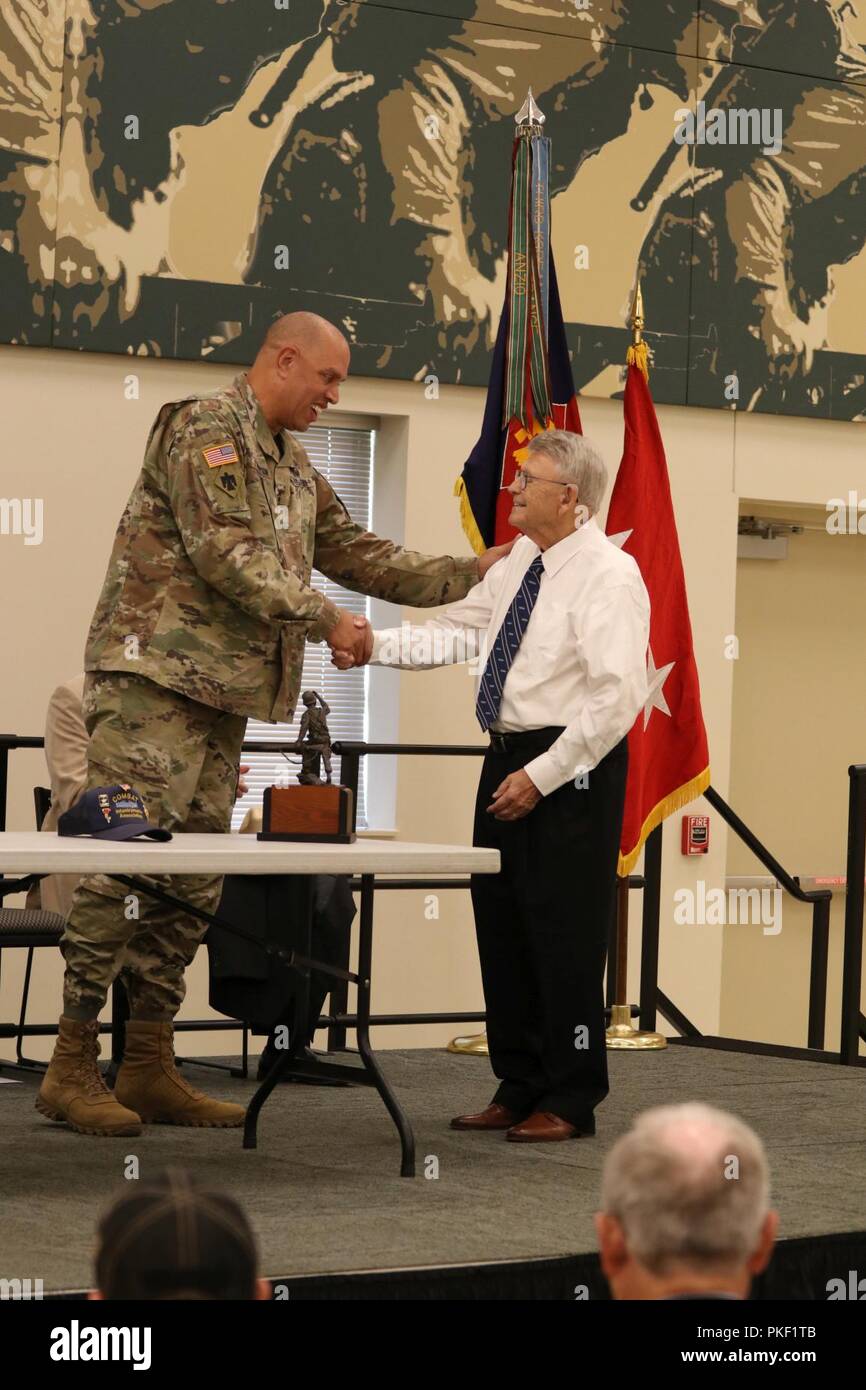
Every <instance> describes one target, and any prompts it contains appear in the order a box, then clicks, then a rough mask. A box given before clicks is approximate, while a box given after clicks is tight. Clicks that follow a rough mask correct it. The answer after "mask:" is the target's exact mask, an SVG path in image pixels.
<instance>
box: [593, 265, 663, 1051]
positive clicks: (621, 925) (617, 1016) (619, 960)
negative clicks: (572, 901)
mask: <svg viewBox="0 0 866 1390" xmlns="http://www.w3.org/2000/svg"><path fill="white" fill-rule="evenodd" d="M643 327H644V308H643V294H642V292H641V287H640V280H638V282H637V287H636V289H635V294H634V300H633V302H632V308H631V330H632V340H631V346H630V347H629V350H628V355H627V357H626V363H627V364H628V366H630V367H632V366H634V367H638V368H639V369H640V370H641V371H642V372H643V374H644V376H648V375H649V368H648V360H647V345H646V343H645V342H644V340H643ZM629 891H630V890H629V880H628V875H626V876H625V877H624V878H620V877H619V876H617V880H616V1002H615V1003H614V1004H613V1005H612V1006H611V1011H610V1027H609V1028H608V1029H607V1032H606V1034H605V1038H606V1041H607V1046H608V1047H609V1048H611V1049H615V1048H625V1049H631V1050H633V1051H642V1052H658V1051H660V1050H661V1049H662V1048H663V1047H667V1045H668V1040H667V1038H666V1037H665V1036H664V1034H663V1033H650V1032H644V1031H642V1030H641V1029H639V1028H635V1027H633V1025H632V1021H631V1007H630V1005H629V1002H628V895H629Z"/></svg>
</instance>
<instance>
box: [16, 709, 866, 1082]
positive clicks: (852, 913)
mask: <svg viewBox="0 0 866 1390" xmlns="http://www.w3.org/2000/svg"><path fill="white" fill-rule="evenodd" d="M43 746H44V739H42V738H39V737H29V736H24V735H16V734H0V830H5V828H6V799H7V790H8V773H9V753H10V752H11V751H13V750H14V749H18V748H42V747H43ZM243 750H244V752H280V751H283V750H296V744H295V743H294V742H291V741H286V742H285V743H283V742H274V743H272V742H270V741H268V742H262V741H250V742H245V743H244V745H243ZM333 751H334V753H335V754H336V755H337V756H338V757H339V758H340V781H341V783H342V785H344V786H347V787H349V788H351V790H352V793H353V796H352V802H353V808H354V815H355V816H357V794H358V786H359V781H360V760H361V758H363V757H368V756H375V755H378V754H381V755H385V756H414V757H419V756H420V757H476V758H477V757H482V756H483V755H484V753H485V752H486V746H484V745H477V744H427V743H365V742H357V741H351V740H339V741H337V742H336V743H334V745H333ZM848 776H849V797H848V859H847V901H846V905H845V935H844V947H843V966H842V993H841V999H842V1020H841V1035H840V1045H839V1051H838V1052H835V1051H834V1052H829V1051H825V1050H824V1042H825V1031H826V1000H827V965H828V954H829V930H830V905H831V901H832V893H831V892H830V890H829V889H828V888H818V889H811V890H809V889H804V888H802V887H801V886H800V883H799V881H798V879H797V878H796V876H794V875H792V874H789V873H788V872H787V871H786V870H785V869H784V868H783V866H782V865H781V864H780V863H779V861H778V860H777V859H776V857H775V856H774V855H773V854H772V853H771V852H770V850H768V849H767V847H766V846H765V845H764V844H762V842H761V841H760V840H759V839H758V837H757V836H756V835H755V834H754V832H753V831H752V830H750V829H749V827H748V826H747V825H746V824H745V822H744V821H743V820H741V819H740V817H739V816H738V815H737V814H736V812H735V811H733V810H732V808H731V807H730V806H729V805H728V804H727V802H726V801H725V800H724V799H723V798H722V797H721V796H720V795H719V793H718V792H717V791H715V789H714V788H713V787H708V788H707V789H706V791H705V792H704V797H705V799H706V800H707V801H708V802H709V804H710V805H711V806H712V807H713V808H714V809H715V810H716V811H717V812H718V813H719V815H720V816H721V817H722V819H723V820H724V821H725V822H726V824H727V825H728V826H729V827H730V828H731V829H732V830H733V831H734V833H735V834H736V835H737V836H738V837H739V838H740V839H741V840H742V841H743V843H744V844H745V845H746V846H747V847H748V848H749V849H750V850H751V852H752V853H753V854H754V855H755V856H756V858H757V859H758V860H759V861H760V862H761V863H762V864H763V865H764V867H765V868H766V869H767V870H768V872H769V873H771V874H772V875H773V876H774V877H775V879H776V880H777V882H778V883H779V885H780V886H781V888H783V889H784V890H785V891H786V892H787V893H789V894H790V896H791V897H793V898H794V899H795V900H797V901H798V902H802V903H807V904H810V905H811V907H812V938H811V956H810V968H809V1008H808V1020H807V1029H806V1032H807V1047H806V1048H805V1049H802V1048H793V1047H781V1046H776V1045H773V1044H762V1043H753V1042H749V1041H748V1040H745V1039H729V1038H723V1037H712V1038H710V1037H705V1036H704V1035H703V1034H702V1033H701V1031H700V1029H698V1028H697V1027H696V1025H695V1024H694V1023H692V1022H691V1020H690V1019H689V1018H688V1017H687V1016H686V1015H685V1014H684V1013H683V1012H682V1011H681V1010H680V1009H679V1008H678V1007H677V1006H676V1004H675V1003H674V1002H673V1000H671V999H669V998H668V996H667V995H666V994H665V993H664V992H663V991H662V990H661V988H660V987H659V982H658V959H659V932H660V910H661V869H662V827H661V826H658V827H656V829H655V830H653V831H652V833H651V834H650V835H649V836H648V838H647V841H646V845H645V849H644V872H643V875H642V876H639V875H631V876H630V878H629V887H630V888H633V889H642V890H643V894H644V898H643V911H642V921H641V932H642V937H641V962H640V995H639V1005H637V1006H632V1013H633V1014H636V1015H637V1016H638V1018H639V1024H640V1027H641V1028H642V1029H646V1030H653V1029H654V1028H655V1026H656V1015H657V1013H661V1015H662V1017H663V1018H664V1019H665V1020H666V1021H667V1022H668V1023H669V1024H671V1026H672V1027H674V1028H675V1029H676V1030H677V1032H678V1033H679V1035H680V1037H679V1041H682V1042H684V1043H689V1042H691V1043H695V1044H703V1045H711V1046H719V1047H736V1048H738V1049H741V1050H747V1051H750V1050H753V1051H767V1052H771V1053H773V1054H774V1055H782V1056H803V1055H806V1054H807V1053H808V1054H811V1055H812V1056H813V1057H814V1058H815V1059H816V1060H821V1061H835V1062H842V1063H844V1064H847V1065H856V1064H861V1065H863V1064H866V1059H863V1058H861V1057H860V1056H859V1044H860V1041H861V1039H862V1040H863V1041H866V1017H864V1015H863V1013H862V1011H861V1000H860V989H861V971H862V964H863V910H864V874H866V764H854V765H852V766H851V767H849V769H848ZM0 877H2V875H0ZM351 882H352V886H353V887H354V886H356V881H355V880H352V881H351ZM469 884H470V880H469V879H468V878H459V879H458V878H445V877H443V878H429V879H423V880H419V879H412V878H407V879H399V878H395V879H391V880H388V879H383V880H380V881H378V882H377V884H376V891H377V892H381V891H397V890H406V889H422V888H424V889H437V890H438V889H466V888H468V887H469ZM613 929H614V924H613V923H612V924H611V931H612V932H613ZM614 961H615V953H614V952H611V953H610V963H609V966H608V980H607V1003H608V1005H610V1003H611V1002H612V1000H613V997H614V991H615V987H616V981H615V975H614ZM345 965H346V968H348V962H345ZM483 1021H484V1015H483V1014H482V1013H478V1012H472V1013H463V1014H460V1013H442V1014H432V1013H424V1014H387V1015H377V1016H374V1017H373V1018H371V1023H377V1024H379V1025H382V1024H391V1023H394V1024H397V1023H400V1024H405V1023H482V1022H483ZM354 1022H355V1015H354V1014H351V1013H349V1011H348V983H347V982H345V981H340V982H338V985H337V987H336V988H335V989H334V991H332V994H331V1011H330V1013H329V1014H326V1015H322V1017H321V1020H320V1023H321V1025H322V1026H327V1027H328V1030H329V1033H328V1041H329V1047H330V1048H331V1049H332V1050H339V1049H341V1048H343V1047H345V1045H346V1030H347V1028H350V1027H352V1026H353V1024H354ZM205 1024H206V1021H204V1020H203V1021H202V1023H201V1024H200V1025H190V1026H191V1027H196V1026H202V1027H204V1026H205ZM222 1026H225V1024H223V1025H222Z"/></svg>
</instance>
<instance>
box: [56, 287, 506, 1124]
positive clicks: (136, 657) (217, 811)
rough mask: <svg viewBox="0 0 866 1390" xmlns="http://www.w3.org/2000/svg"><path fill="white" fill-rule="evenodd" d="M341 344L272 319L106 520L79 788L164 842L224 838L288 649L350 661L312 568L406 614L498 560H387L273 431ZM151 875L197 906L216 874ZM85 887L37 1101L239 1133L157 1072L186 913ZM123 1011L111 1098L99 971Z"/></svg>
mask: <svg viewBox="0 0 866 1390" xmlns="http://www.w3.org/2000/svg"><path fill="white" fill-rule="evenodd" d="M348 365H349V350H348V346H347V344H346V341H345V339H344V338H343V336H342V334H340V333H339V332H338V331H337V330H336V329H334V328H333V327H332V326H331V325H330V324H328V323H326V322H325V321H324V320H322V319H318V318H316V316H314V315H311V314H291V315H287V316H286V317H285V318H283V319H280V320H278V322H277V323H276V324H274V325H273V327H272V328H271V330H270V331H269V333H268V336H267V338H266V341H265V343H264V345H263V347H262V349H261V351H260V352H259V354H258V356H257V358H256V361H255V363H254V364H253V366H252V368H251V370H250V371H249V373H248V374H246V375H245V376H243V375H242V376H240V377H238V378H237V380H236V381H235V382H234V384H233V385H232V386H230V387H229V388H228V389H226V390H223V391H218V392H215V393H214V394H213V395H211V396H207V397H204V398H190V399H187V400H184V401H175V402H172V403H171V404H169V405H166V406H164V407H163V408H162V410H161V411H160V413H159V416H158V417H157V420H156V423H155V425H154V427H153V429H152V431H151V434H150V438H149V440H148V444H147V450H146V454H145V459H144V465H143V468H142V471H141V474H140V477H139V479H138V482H137V483H136V485H135V487H134V489H133V491H132V495H131V497H130V499H129V502H128V504H127V507H126V510H125V512H124V514H123V516H122V518H121V521H120V525H119V527H118V531H117V536H116V538H115V543H114V549H113V551H112V555H111V559H110V561H109V566H108V572H107V575H106V578H105V583H104V586H103V590H102V594H101V597H100V599H99V603H98V605H97V608H96V613H95V615H94V618H93V622H92V624H91V628H90V633H89V636H88V640H87V646H86V651H85V669H86V672H87V676H86V680H85V689H84V715H85V722H86V725H87V729H88V733H89V734H90V744H89V748H88V786H90V787H93V786H100V785H108V784H111V783H115V782H125V783H129V784H130V785H132V786H133V787H135V788H136V790H138V791H139V792H140V793H141V794H142V795H143V797H144V800H145V803H146V805H147V808H148V814H149V815H150V817H151V818H152V819H153V820H155V821H157V822H158V823H159V824H160V825H161V826H162V827H164V828H166V829H168V830H173V831H174V830H185V831H209V832H225V831H227V830H228V829H229V824H230V813H231V807H232V803H233V801H234V799H235V794H236V790H237V781H238V764H239V759H240V751H241V744H242V741H243V737H244V730H245V727H246V721H247V718H248V717H253V718H256V719H264V720H273V721H289V720H291V718H292V715H293V712H294V708H295V704H296V701H297V698H298V693H299V687H300V680H301V667H302V663H303V656H304V644H305V642H306V641H308V640H309V641H314V642H320V641H325V642H327V643H328V644H329V645H330V646H331V647H332V649H334V650H349V651H354V652H355V653H356V654H357V656H358V658H359V660H360V659H362V658H363V656H364V655H365V654H368V653H369V649H370V646H371V645H372V635H371V632H370V627H369V624H368V623H367V621H366V619H363V618H360V617H358V616H357V615H355V614H351V613H349V612H347V611H345V610H343V609H340V608H338V607H336V606H335V605H334V604H333V603H332V602H331V601H330V600H329V599H327V598H325V597H324V595H323V594H321V593H319V592H318V591H317V590H315V589H313V588H311V587H310V575H311V570H312V568H313V566H314V565H315V567H316V568H317V569H318V570H320V571H321V572H322V573H324V574H326V575H327V576H328V577H329V578H330V579H333V580H335V581H337V582H338V583H340V584H342V585H344V586H345V587H347V588H351V589H353V590H355V591H356V592H359V593H364V594H372V595H375V596H376V597H377V598H383V599H390V600H392V601H394V602H397V603H408V604H414V605H418V606H422V607H427V606H431V605H435V604H441V603H447V602H449V601H451V600H453V599H457V598H461V597H462V596H463V595H464V594H466V593H467V592H468V591H469V589H470V588H471V587H472V586H473V585H474V584H476V583H477V582H478V579H479V577H480V576H481V575H483V574H484V573H485V572H486V570H487V568H488V567H489V566H490V564H492V563H494V562H495V560H496V559H498V558H499V556H500V555H501V554H502V553H504V550H505V549H506V548H505V547H500V548H499V549H498V550H490V551H487V552H486V554H485V555H483V556H481V557H478V558H476V557H474V556H473V557H467V558H465V559H453V558H451V557H449V556H444V557H433V556H430V555H422V554H418V553H416V552H414V551H409V550H404V549H402V548H401V547H400V546H397V545H394V544H393V543H392V542H390V541H385V540H380V539H379V538H378V537H377V536H374V535H371V534H370V533H369V532H366V531H364V530H363V529H362V528H361V527H360V526H358V525H356V524H355V523H354V522H353V521H352V519H351V517H350V516H349V514H348V512H347V511H346V508H345V507H344V505H343V503H342V502H341V501H340V499H339V497H337V495H336V494H335V493H334V491H333V489H332V488H331V487H330V485H329V484H328V483H327V482H326V480H325V479H324V478H323V477H322V476H321V475H320V474H319V473H318V472H317V471H316V469H315V468H313V467H312V465H311V464H310V461H309V459H308V458H307V455H306V453H305V452H304V450H303V448H302V447H301V445H300V444H298V443H297V441H296V440H295V439H294V438H293V437H292V436H291V435H289V434H287V433H285V431H286V430H288V429H292V430H300V431H302V430H305V429H307V428H308V427H309V426H310V425H311V424H313V423H314V421H315V420H316V419H317V417H318V415H319V413H320V412H321V411H322V410H324V409H326V408H327V406H328V405H329V404H335V403H336V402H337V400H338V398H339V386H340V383H341V382H342V381H344V380H345V377H346V374H347V371H348ZM154 882H155V883H156V884H157V885H158V886H161V887H163V888H165V889H166V891H169V892H172V893H173V894H174V895H175V896H177V897H181V898H184V899H186V900H188V901H189V902H191V903H193V904H194V905H195V906H198V907H201V908H204V909H205V910H206V911H214V910H215V909H216V906H217V903H218V901H219V897H220V889H221V879H220V878H219V877H217V876H213V877H203V876H201V875H198V876H195V877H186V876H180V875H178V876H175V877H172V878H170V879H165V878H163V879H155V880H154ZM127 896H128V895H127V894H126V890H125V889H124V888H123V887H122V886H120V885H118V884H116V883H113V882H112V881H111V880H110V879H108V878H105V877H103V876H100V875H89V876H86V877H85V878H83V879H82V880H81V882H80V883H79V886H78V888H77V889H76V892H75V896H74V899H73V904H72V909H71V912H70V915H69V919H68V922H67V927H66V931H65V934H64V937H63V942H62V948H61V949H62V951H63V955H64V957H65V960H66V974H65V978H64V995H63V1018H62V1019H61V1021H60V1035H59V1038H58V1044H57V1048H56V1050H55V1054H54V1058H53V1060H52V1063H51V1066H50V1067H49V1069H48V1071H47V1073H46V1075H45V1078H44V1081H43V1084H42V1087H41V1089H40V1092H39V1099H38V1101H37V1107H38V1108H39V1109H40V1110H41V1111H42V1113H43V1114H46V1115H48V1116H49V1117H50V1118H54V1119H65V1120H67V1121H68V1122H69V1123H70V1124H72V1125H73V1127H74V1128H76V1129H79V1130H81V1131H82V1132H85V1133H94V1134H131V1133H133V1134H134V1133H138V1127H139V1124H140V1122H141V1121H142V1120H144V1121H149V1120H153V1121H163V1122H167V1123H172V1124H186V1125H220V1126H225V1125H239V1124H241V1122H242V1120H243V1116H244V1111H243V1109H242V1107H241V1106H239V1105H228V1104H223V1103H220V1102H217V1101H213V1100H210V1099H209V1098H208V1097H207V1096H204V1095H202V1094H201V1093H200V1092H197V1091H195V1090H193V1088H192V1087H191V1086H189V1085H188V1083H187V1082H185V1081H184V1080H183V1079H182V1078H181V1077H180V1076H179V1074H178V1073H177V1071H176V1069H175V1067H174V1061H173V1051H172V1019H173V1018H174V1015H175V1014H176V1012H177V1010H178V1008H179V1006H180V1004H181V1001H182V999H183V996H184V978H183V977H184V971H185V969H186V967H187V965H189V963H190V961H191V960H192V958H193V956H194V955H195V951H196V948H197V946H198V944H199V941H200V939H201V937H202V935H203V933H204V930H205V927H204V925H203V924H202V923H201V922H200V921H199V920H197V919H195V918H193V917H191V916H189V915H183V914H179V913H177V912H176V911H175V910H174V909H172V908H169V907H167V906H165V905H162V904H159V903H158V902H156V901H154V900H150V899H148V900H147V901H142V902H140V904H138V905H137V911H138V915H132V914H133V913H134V912H135V905H132V908H131V906H130V904H129V903H125V902H124V898H125V897H127ZM121 970H122V972H123V974H124V978H125V980H126V982H127V988H128V993H129V999H130V1012H131V1017H130V1021H129V1023H128V1025H127V1037H126V1055H125V1058H124V1062H123V1064H122V1066H121V1068H120V1070H119V1073H118V1076H117V1083H116V1088H115V1094H114V1095H112V1094H111V1093H110V1092H109V1091H107V1090H106V1088H105V1086H104V1085H103V1083H102V1081H101V1078H100V1076H99V1072H98V1070H97V1066H96V1057H97V1055H98V1041H97V1029H98V1023H97V1017H98V1014H99V1011H100V1009H101V1008H102V1006H103V1004H104V1002H105V999H106V995H107V992H108V989H109V988H110V985H111V982H112V980H113V979H114V977H115V976H116V975H117V974H118V972H119V971H121Z"/></svg>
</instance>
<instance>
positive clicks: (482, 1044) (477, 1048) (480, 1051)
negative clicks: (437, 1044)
mask: <svg viewBox="0 0 866 1390" xmlns="http://www.w3.org/2000/svg"><path fill="white" fill-rule="evenodd" d="M448 1051H449V1052H462V1053H465V1054H466V1055H467V1056H469V1057H489V1056H490V1048H489V1047H488V1046H487V1034H486V1033H473V1034H472V1036H471V1037H466V1038H452V1039H451V1041H450V1043H449V1044H448Z"/></svg>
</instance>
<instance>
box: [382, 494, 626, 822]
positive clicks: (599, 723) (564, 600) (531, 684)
mask: <svg viewBox="0 0 866 1390" xmlns="http://www.w3.org/2000/svg"><path fill="white" fill-rule="evenodd" d="M538 554H542V557H543V559H542V563H543V566H544V571H543V573H542V576H541V584H540V587H539V591H538V598H537V600H536V603H535V607H534V608H533V610H532V613H531V615H530V618H529V622H528V624H527V627H526V631H525V632H524V634H523V639H522V641H521V643H520V646H519V648H518V650H517V654H516V655H515V658H514V661H513V663H512V665H511V669H510V670H509V672H508V675H507V677H506V679H505V686H504V690H503V695H502V703H501V705H500V709H499V717H498V718H497V720H496V722H495V723H494V724H493V725H492V732H494V733H524V732H526V731H527V730H529V729H542V728H546V727H548V726H554V727H558V726H562V725H564V726H565V728H564V729H563V732H562V734H560V736H559V738H558V739H557V740H556V742H555V743H553V744H552V745H551V747H550V748H549V749H548V751H547V752H546V753H542V754H541V755H540V757H537V758H533V759H532V761H531V762H529V763H527V764H526V768H525V771H526V772H527V774H528V775H529V777H530V778H531V780H532V781H533V782H534V783H535V786H536V787H537V788H538V790H539V791H540V792H541V794H542V795H543V796H547V795H548V794H549V793H550V792H553V791H556V789H557V787H561V786H564V785H565V783H566V782H569V781H573V780H574V779H575V778H576V777H578V776H579V775H581V774H583V773H587V772H590V771H591V770H592V768H594V767H596V766H597V765H598V764H599V763H600V762H601V760H602V758H603V757H604V756H605V754H606V753H609V752H610V750H611V749H612V748H614V747H615V746H616V744H617V743H619V741H620V739H622V738H624V737H625V735H626V734H627V733H628V731H629V729H630V728H631V726H632V724H633V723H634V721H635V718H636V716H637V714H638V711H639V710H641V709H642V708H643V706H644V705H645V704H646V701H647V698H648V692H647V677H646V670H647V667H646V652H647V643H648V641H649V619H650V605H649V596H648V595H647V591H646V588H645V586H644V582H643V579H642V578H641V574H640V570H639V569H638V566H637V564H636V562H635V560H634V559H633V558H632V556H630V555H627V554H626V553H625V552H624V551H622V550H620V549H619V548H618V546H616V545H614V544H613V543H612V542H611V541H609V540H608V539H607V537H606V536H605V534H604V532H603V531H602V530H601V529H600V528H599V526H598V523H597V522H596V520H595V519H594V518H592V519H590V520H589V521H587V522H585V523H584V524H583V526H581V527H580V528H579V529H578V530H576V531H575V532H574V534H573V535H569V536H566V537H565V539H564V540H561V541H557V543H556V544H555V545H552V546H549V547H548V549H547V550H545V551H543V552H540V551H539V548H538V546H537V545H536V544H535V543H534V541H531V540H529V538H528V537H527V536H521V537H520V539H519V540H518V541H517V543H516V545H515V546H514V549H513V550H512V551H511V554H510V555H507V556H506V557H505V559H503V560H499V561H498V562H497V563H496V564H495V565H492V566H491V568H490V569H489V570H488V571H487V574H486V575H485V576H484V578H483V579H482V581H481V583H480V584H476V585H475V588H474V589H471V590H470V591H469V593H468V594H467V595H466V597H465V598H463V599H459V600H458V602H456V603H450V604H448V606H447V607H446V608H444V609H443V610H442V612H441V613H440V614H439V615H438V616H437V617H435V618H431V619H430V620H429V622H426V623H418V624H416V623H412V624H410V623H404V624H403V625H402V627H400V628H386V629H382V630H380V631H378V632H376V633H374V636H373V654H372V658H371V660H372V661H373V662H375V663H376V664H377V665H380V666H396V667H398V668H400V669H402V670H429V669H430V668H432V667H434V666H446V665H451V664H453V663H454V662H460V661H475V663H476V669H477V675H478V678H479V680H480V677H481V674H482V672H483V670H484V665H485V662H486V659H487V654H488V653H489V651H490V649H491V647H492V645H493V642H494V640H495V638H496V634H497V633H498V631H499V629H500V627H501V626H502V622H503V619H504V617H505V614H506V613H507V611H508V608H509V605H510V604H511V601H512V599H513V598H514V596H515V594H516V593H517V591H518V589H519V588H520V585H521V582H522V580H523V577H524V575H525V573H526V571H527V569H528V567H529V565H530V564H531V563H532V561H533V560H534V559H535V557H536V555H538Z"/></svg>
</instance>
